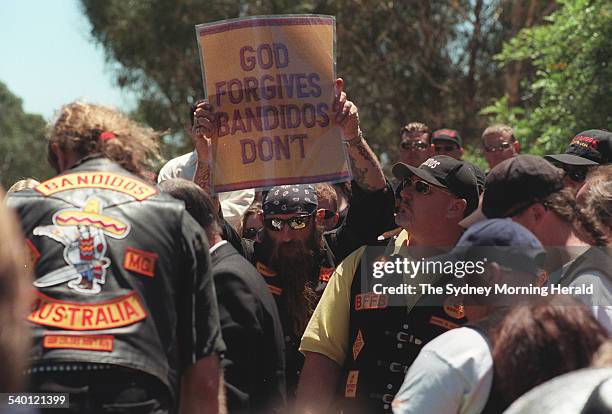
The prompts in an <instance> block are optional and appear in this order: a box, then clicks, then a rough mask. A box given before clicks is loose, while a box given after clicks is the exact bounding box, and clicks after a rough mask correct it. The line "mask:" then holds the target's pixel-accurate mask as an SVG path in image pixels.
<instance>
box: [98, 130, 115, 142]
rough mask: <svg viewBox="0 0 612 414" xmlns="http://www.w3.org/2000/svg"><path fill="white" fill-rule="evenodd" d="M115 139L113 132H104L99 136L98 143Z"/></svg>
mask: <svg viewBox="0 0 612 414" xmlns="http://www.w3.org/2000/svg"><path fill="white" fill-rule="evenodd" d="M113 138H117V135H115V133H114V132H110V131H104V132H103V133H101V134H100V138H99V139H100V141H108V140H109V139H113Z"/></svg>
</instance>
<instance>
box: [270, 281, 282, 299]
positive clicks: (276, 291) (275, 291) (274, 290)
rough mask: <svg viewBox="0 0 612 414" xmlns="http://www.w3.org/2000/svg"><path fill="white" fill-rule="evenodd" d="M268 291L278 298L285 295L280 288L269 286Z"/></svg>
mask: <svg viewBox="0 0 612 414" xmlns="http://www.w3.org/2000/svg"><path fill="white" fill-rule="evenodd" d="M268 289H270V293H272V294H273V295H276V296H280V295H282V294H283V289H282V288H279V287H278V286H274V285H270V284H268Z"/></svg>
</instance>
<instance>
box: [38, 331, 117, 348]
mask: <svg viewBox="0 0 612 414" xmlns="http://www.w3.org/2000/svg"><path fill="white" fill-rule="evenodd" d="M114 341H115V338H114V337H113V336H112V335H45V336H44V338H43V348H45V349H82V350H85V351H100V352H113V346H114Z"/></svg>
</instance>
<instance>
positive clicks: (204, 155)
mask: <svg viewBox="0 0 612 414" xmlns="http://www.w3.org/2000/svg"><path fill="white" fill-rule="evenodd" d="M214 119H215V118H214V113H213V112H212V106H211V105H210V104H209V103H208V102H206V101H201V102H199V103H198V104H197V105H196V108H195V111H194V113H193V127H192V131H191V135H192V138H193V144H194V146H195V150H196V153H197V154H198V164H197V166H196V171H195V175H194V176H193V182H194V183H196V184H197V185H199V186H200V187H201V188H202V189H204V190H205V191H206V192H207V193H208V194H210V188H211V182H210V165H209V163H208V159H209V158H208V151H209V150H210V139H211V138H212V136H213V134H214V133H215V132H216V131H215V128H214ZM213 201H214V202H215V204H216V205H217V207H219V198H218V197H217V196H215V197H213Z"/></svg>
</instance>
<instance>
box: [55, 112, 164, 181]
mask: <svg viewBox="0 0 612 414" xmlns="http://www.w3.org/2000/svg"><path fill="white" fill-rule="evenodd" d="M104 133H106V134H104ZM103 134H104V135H103ZM48 136H49V141H48V146H47V157H48V159H49V162H50V164H51V165H52V166H53V167H54V168H55V169H56V170H59V169H58V162H57V159H56V157H55V154H54V153H53V152H52V151H51V145H52V144H53V143H57V144H58V145H59V147H60V149H61V150H62V151H71V152H72V153H74V154H75V155H76V156H77V159H81V158H83V157H86V156H88V155H92V154H96V153H98V154H101V155H102V156H104V157H106V158H109V159H111V160H112V161H115V162H116V163H118V164H119V165H121V166H122V167H123V168H125V169H126V170H128V171H130V172H132V173H134V174H138V175H141V176H142V175H143V173H144V172H145V171H146V170H147V169H148V167H150V166H152V164H153V163H154V162H156V161H159V160H160V159H161V157H160V152H159V143H158V141H159V137H160V136H161V133H159V132H156V131H154V130H153V129H151V128H149V127H145V126H142V125H140V124H138V123H137V122H135V121H132V120H131V119H129V118H128V117H127V116H125V115H124V114H122V113H121V112H118V111H116V110H114V109H112V108H108V107H105V106H100V105H94V104H88V103H83V102H73V103H70V104H68V105H65V106H64V107H62V108H61V109H60V111H59V115H58V117H57V120H56V121H55V123H54V124H52V125H51V126H50V127H49V131H48ZM104 137H108V138H106V139H104Z"/></svg>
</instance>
